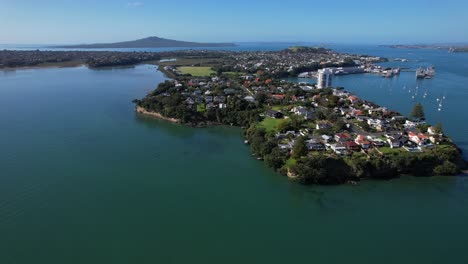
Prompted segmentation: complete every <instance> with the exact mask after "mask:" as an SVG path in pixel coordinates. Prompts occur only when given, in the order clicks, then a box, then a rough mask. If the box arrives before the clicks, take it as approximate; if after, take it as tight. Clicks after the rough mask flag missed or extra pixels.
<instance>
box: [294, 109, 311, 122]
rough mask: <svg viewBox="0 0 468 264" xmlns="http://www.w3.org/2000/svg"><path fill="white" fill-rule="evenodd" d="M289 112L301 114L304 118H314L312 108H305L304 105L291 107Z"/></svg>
mask: <svg viewBox="0 0 468 264" xmlns="http://www.w3.org/2000/svg"><path fill="white" fill-rule="evenodd" d="M291 112H292V113H294V114H296V115H299V116H303V117H304V119H306V120H307V119H313V118H314V110H312V109H307V108H306V107H304V106H296V107H294V108H293V109H291Z"/></svg>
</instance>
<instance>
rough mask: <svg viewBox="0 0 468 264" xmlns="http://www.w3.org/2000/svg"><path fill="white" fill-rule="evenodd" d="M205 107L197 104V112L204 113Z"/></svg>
mask: <svg viewBox="0 0 468 264" xmlns="http://www.w3.org/2000/svg"><path fill="white" fill-rule="evenodd" d="M205 110H206V109H205V105H204V104H198V105H197V112H200V113H204V112H205Z"/></svg>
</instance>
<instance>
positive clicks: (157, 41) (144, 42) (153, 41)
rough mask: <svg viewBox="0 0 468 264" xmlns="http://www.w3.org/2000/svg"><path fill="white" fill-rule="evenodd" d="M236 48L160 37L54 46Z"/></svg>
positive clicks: (78, 47)
mask: <svg viewBox="0 0 468 264" xmlns="http://www.w3.org/2000/svg"><path fill="white" fill-rule="evenodd" d="M231 46H236V45H235V44H234V43H200V42H187V41H178V40H172V39H165V38H159V37H149V38H144V39H138V40H133V41H124V42H115V43H98V44H80V45H66V46H54V48H70V49H109V48H195V47H231Z"/></svg>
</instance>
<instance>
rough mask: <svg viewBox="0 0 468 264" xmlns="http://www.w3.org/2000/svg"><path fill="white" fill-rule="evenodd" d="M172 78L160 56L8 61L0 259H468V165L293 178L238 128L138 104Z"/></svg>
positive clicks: (0, 84) (2, 109)
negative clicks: (198, 125) (349, 178)
mask: <svg viewBox="0 0 468 264" xmlns="http://www.w3.org/2000/svg"><path fill="white" fill-rule="evenodd" d="M353 78H355V77H351V79H349V80H347V79H344V77H343V82H349V83H350V84H352V83H353V82H356V86H355V87H356V88H353V89H356V91H361V90H357V89H358V85H357V82H358V81H357V80H353ZM356 78H358V77H356ZM400 78H401V79H404V76H403V75H402V76H401V77H400ZM163 80H164V77H163V76H162V74H161V73H159V72H156V70H155V69H154V67H151V66H137V67H135V68H119V69H106V70H90V69H87V68H84V67H81V68H66V69H40V70H20V71H12V72H0V128H1V129H0V259H1V263H7V264H10V263H11V264H18V263H19V264H22V263H48V264H50V263H87V264H89V263H99V264H101V263H298V262H307V263H344V262H346V263H467V262H468V253H467V252H466V248H467V246H466V245H467V244H468V228H467V226H466V224H467V223H468V179H467V178H456V177H446V178H445V177H435V178H416V177H405V178H402V179H398V180H393V181H388V182H373V181H367V182H365V183H363V184H361V185H359V186H338V187H317V186H312V187H304V186H300V185H297V184H293V183H290V182H288V181H287V179H285V178H284V177H282V176H280V175H278V174H276V173H274V172H272V171H271V170H269V169H268V168H266V167H265V166H264V165H263V163H261V162H258V161H256V160H255V159H253V158H251V156H250V153H249V150H248V147H247V146H245V145H244V144H243V143H242V138H241V136H240V134H241V131H240V130H239V129H235V128H220V127H218V128H209V129H192V128H186V127H182V126H178V125H172V124H168V123H164V122H160V121H158V120H153V119H151V118H146V117H141V116H138V115H136V114H135V113H134V112H133V105H132V104H131V102H130V101H131V100H132V99H134V98H140V97H142V96H144V95H145V94H146V92H147V91H149V90H151V89H153V88H154V87H155V86H156V85H157V83H158V82H160V81H163ZM408 80H409V79H408ZM336 82H339V81H338V80H336ZM369 82H371V83H373V82H375V83H377V84H378V83H379V82H381V79H378V78H376V79H375V80H374V79H372V78H370V81H369ZM432 82H437V79H434V80H433V81H432ZM396 86H397V87H398V85H396ZM362 87H363V88H361V89H362V92H365V91H367V90H365V89H368V90H369V92H368V94H364V93H363V94H362V95H363V96H364V95H365V96H372V95H374V93H375V94H377V93H378V91H374V90H376V89H377V88H374V90H373V89H371V88H365V85H362ZM384 88H385V89H383V90H381V91H380V92H381V93H382V94H383V99H385V100H387V98H393V97H391V96H388V93H390V92H389V91H388V89H387V88H386V87H384ZM449 89H453V88H449V87H448V88H447V94H450V92H449V91H450V90H449ZM395 93H396V91H395ZM395 93H394V94H395ZM465 93H466V90H465ZM375 96H377V95H375ZM380 98H381V99H380V100H382V101H383V102H385V101H384V100H383V99H382V97H380ZM402 98H405V100H407V98H406V97H402ZM450 98H453V101H452V102H454V103H453V104H454V106H453V107H455V104H456V103H457V104H460V102H461V101H457V100H463V98H461V99H457V98H456V97H455V96H453V97H450ZM464 98H466V96H465V97H464ZM370 99H374V98H370ZM402 100H403V99H402ZM448 100H450V99H447V102H448ZM382 101H381V102H382ZM388 102H389V103H392V104H393V103H395V104H397V103H398V101H397V100H396V99H392V100H390V101H388ZM395 106H397V105H395ZM459 107H460V108H458V109H463V107H464V105H463V103H462V104H461V105H459ZM447 109H449V107H447ZM447 111H449V110H447ZM460 111H461V110H460ZM460 116H462V115H460ZM434 118H435V117H434ZM454 120H461V121H462V122H463V121H464V120H465V121H466V119H463V118H462V117H454ZM450 123H451V122H444V125H446V127H447V129H450V133H453V134H455V132H454V131H455V130H456V129H455V128H456V127H457V126H452V125H450ZM460 129H464V130H463V131H464V133H465V134H467V132H468V130H467V129H466V127H463V126H460ZM460 135H461V134H460ZM457 140H458V141H459V142H463V138H461V137H460V138H458V137H457Z"/></svg>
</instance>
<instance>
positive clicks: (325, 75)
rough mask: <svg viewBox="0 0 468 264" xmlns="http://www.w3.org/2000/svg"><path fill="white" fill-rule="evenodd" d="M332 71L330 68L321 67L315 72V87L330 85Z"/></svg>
mask: <svg viewBox="0 0 468 264" xmlns="http://www.w3.org/2000/svg"><path fill="white" fill-rule="evenodd" d="M332 76H333V71H332V70H331V69H321V70H318V72H317V79H318V80H317V88H319V89H323V88H327V87H331V86H332Z"/></svg>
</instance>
